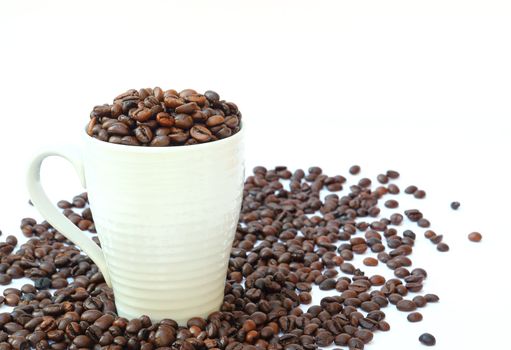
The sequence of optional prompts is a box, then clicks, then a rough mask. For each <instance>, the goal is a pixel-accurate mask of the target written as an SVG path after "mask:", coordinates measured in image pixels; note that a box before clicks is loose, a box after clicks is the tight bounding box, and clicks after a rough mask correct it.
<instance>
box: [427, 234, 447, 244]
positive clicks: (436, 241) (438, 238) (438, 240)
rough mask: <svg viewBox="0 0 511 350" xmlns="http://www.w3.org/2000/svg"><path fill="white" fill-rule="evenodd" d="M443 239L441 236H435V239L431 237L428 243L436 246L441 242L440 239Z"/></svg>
mask: <svg viewBox="0 0 511 350" xmlns="http://www.w3.org/2000/svg"><path fill="white" fill-rule="evenodd" d="M443 238H444V236H443V235H436V236H435V237H431V239H430V241H431V243H434V244H438V243H440V242H442V239H443Z"/></svg>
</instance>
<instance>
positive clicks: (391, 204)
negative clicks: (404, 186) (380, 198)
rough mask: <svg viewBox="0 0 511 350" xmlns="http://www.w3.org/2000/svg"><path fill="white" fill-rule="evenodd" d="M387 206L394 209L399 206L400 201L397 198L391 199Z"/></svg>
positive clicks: (386, 203)
mask: <svg viewBox="0 0 511 350" xmlns="http://www.w3.org/2000/svg"><path fill="white" fill-rule="evenodd" d="M385 206H386V207H387V208H391V209H394V208H397V207H398V206H399V202H398V201H396V200H393V199H389V200H388V201H386V202H385Z"/></svg>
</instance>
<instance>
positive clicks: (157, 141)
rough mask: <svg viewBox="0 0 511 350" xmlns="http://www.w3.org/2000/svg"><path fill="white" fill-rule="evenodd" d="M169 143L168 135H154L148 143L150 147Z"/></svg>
mask: <svg viewBox="0 0 511 350" xmlns="http://www.w3.org/2000/svg"><path fill="white" fill-rule="evenodd" d="M168 145H170V138H169V137H168V136H155V137H154V138H153V139H152V140H151V143H150V146H152V147H164V146H168Z"/></svg>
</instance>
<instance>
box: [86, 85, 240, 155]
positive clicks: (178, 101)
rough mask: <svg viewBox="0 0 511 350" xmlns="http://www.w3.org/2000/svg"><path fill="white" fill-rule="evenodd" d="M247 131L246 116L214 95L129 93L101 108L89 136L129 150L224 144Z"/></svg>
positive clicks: (95, 110) (94, 114) (94, 115)
mask: <svg viewBox="0 0 511 350" xmlns="http://www.w3.org/2000/svg"><path fill="white" fill-rule="evenodd" d="M240 128H241V112H240V111H239V110H238V107H237V106H236V105H235V104H234V103H232V102H226V101H224V100H221V99H220V96H219V95H218V94H217V93H216V92H214V91H206V92H205V93H204V94H200V93H198V92H197V91H195V90H192V89H186V90H183V91H181V92H177V91H176V90H173V89H169V90H165V91H164V90H162V89H161V88H159V87H155V88H154V89H151V88H147V89H140V90H135V89H131V90H128V91H126V92H124V93H122V94H120V95H119V96H117V97H116V98H114V100H113V103H112V104H104V105H101V106H96V107H94V108H93V110H92V112H91V113H90V121H89V124H88V125H87V133H88V134H89V136H92V137H94V138H96V139H98V140H101V141H107V142H110V143H117V144H123V145H129V146H150V147H165V146H182V145H195V144H198V143H205V142H211V141H216V140H220V139H224V138H226V137H229V136H231V135H234V134H236V133H237V132H238V131H239V130H240Z"/></svg>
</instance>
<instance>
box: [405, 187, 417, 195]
mask: <svg viewBox="0 0 511 350" xmlns="http://www.w3.org/2000/svg"><path fill="white" fill-rule="evenodd" d="M416 191H417V186H414V185H410V186H408V187H407V188H405V193H406V194H414V193H415V192H416Z"/></svg>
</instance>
